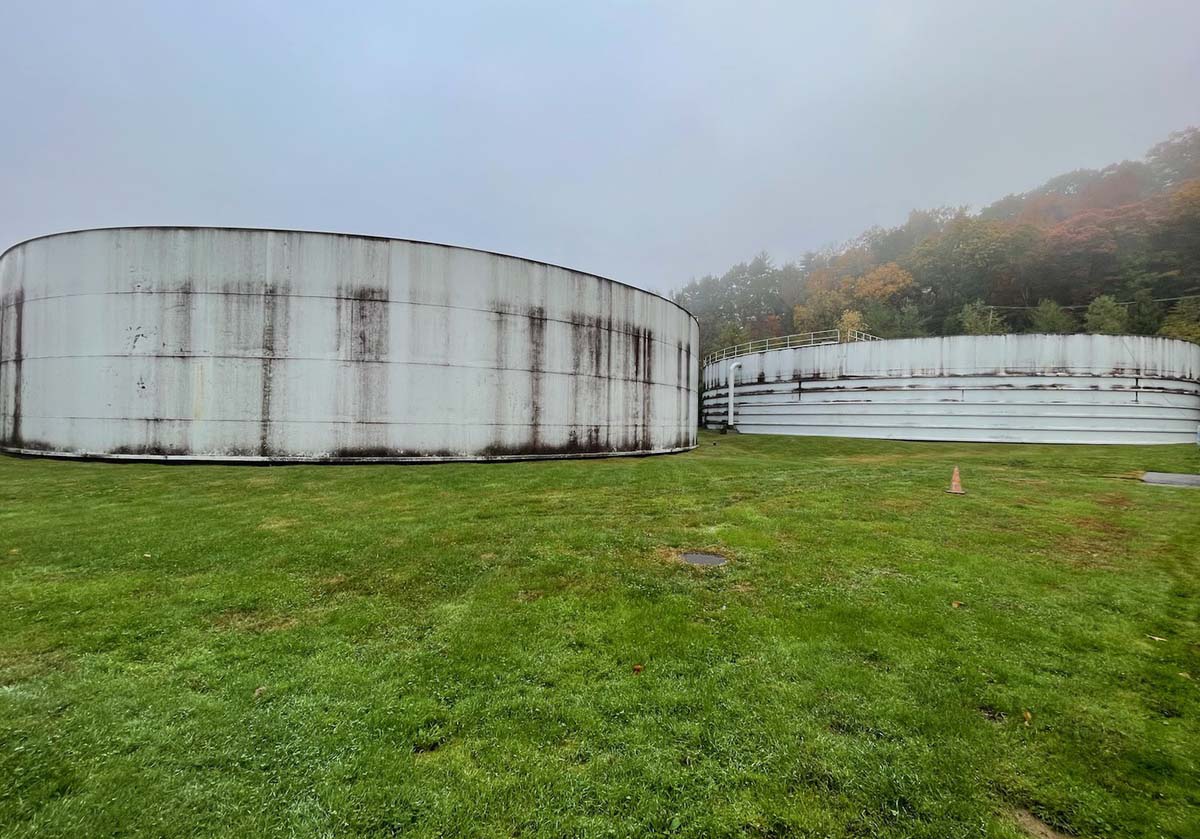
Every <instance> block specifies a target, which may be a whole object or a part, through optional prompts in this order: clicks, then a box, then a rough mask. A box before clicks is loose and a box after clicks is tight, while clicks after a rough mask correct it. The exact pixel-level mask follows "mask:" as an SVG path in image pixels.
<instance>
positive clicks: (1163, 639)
mask: <svg viewBox="0 0 1200 839" xmlns="http://www.w3.org/2000/svg"><path fill="white" fill-rule="evenodd" d="M1146 637H1147V638H1149V639H1150V640H1151V641H1165V640H1167V639H1166V638H1159V637H1158V636H1157V635H1147V636H1146Z"/></svg>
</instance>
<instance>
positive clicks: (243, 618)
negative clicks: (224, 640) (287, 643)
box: [212, 609, 300, 633]
mask: <svg viewBox="0 0 1200 839" xmlns="http://www.w3.org/2000/svg"><path fill="white" fill-rule="evenodd" d="M299 623H300V621H299V620H297V619H296V618H294V617H292V616H291V615H284V614H280V613H278V612H262V611H259V610H257V609H231V610H229V611H227V612H221V613H220V614H219V615H217V616H216V617H215V618H213V620H212V625H213V628H214V629H218V630H221V631H224V632H253V633H266V632H281V631H283V630H285V629H292V628H293V627H295V626H298V625H299Z"/></svg>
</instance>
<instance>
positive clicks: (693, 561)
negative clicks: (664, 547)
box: [680, 553, 729, 565]
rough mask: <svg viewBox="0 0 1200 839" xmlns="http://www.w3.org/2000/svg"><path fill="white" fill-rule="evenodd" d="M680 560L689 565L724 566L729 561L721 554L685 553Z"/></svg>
mask: <svg viewBox="0 0 1200 839" xmlns="http://www.w3.org/2000/svg"><path fill="white" fill-rule="evenodd" d="M680 558H681V559H682V560H683V561H684V562H686V563H688V564H689V565H724V564H725V563H726V562H728V561H729V560H727V559H725V557H723V556H721V555H720V554H706V553H685V554H680Z"/></svg>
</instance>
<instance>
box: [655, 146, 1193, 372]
mask: <svg viewBox="0 0 1200 839" xmlns="http://www.w3.org/2000/svg"><path fill="white" fill-rule="evenodd" d="M672 297H673V299H674V300H675V301H676V302H678V303H680V304H681V305H683V306H684V307H685V308H687V309H688V310H689V311H691V312H692V313H693V314H694V315H695V316H696V317H697V319H698V320H699V321H700V337H701V346H702V352H704V353H708V352H711V351H713V350H715V349H719V348H721V347H726V346H730V345H733V344H737V343H740V342H743V341H747V340H753V339H759V338H766V337H773V336H777V335H787V334H791V333H796V332H809V331H815V330H822V329H833V328H841V329H844V330H845V329H858V330H862V331H865V332H870V333H872V334H874V335H877V336H879V337H881V338H906V337H918V336H924V335H957V334H990V333H1004V332H1056V333H1064V332H1098V333H1113V334H1117V333H1131V334H1140V335H1155V334H1157V335H1166V336H1170V337H1177V338H1183V339H1186V340H1191V341H1195V342H1197V343H1200V128H1188V129H1186V130H1184V131H1179V132H1175V133H1173V134H1172V135H1171V136H1170V137H1168V138H1167V139H1166V140H1164V141H1163V142H1161V143H1159V144H1157V145H1155V146H1154V147H1153V148H1152V149H1150V150H1149V151H1148V152H1147V153H1146V155H1145V158H1144V159H1143V160H1140V161H1129V160H1126V161H1123V162H1121V163H1114V164H1112V165H1110V166H1107V167H1105V168H1103V169H1079V170H1076V171H1074V172H1068V173H1066V174H1064V175H1059V176H1058V177H1055V178H1052V179H1050V180H1049V181H1047V182H1046V183H1044V184H1042V185H1041V186H1039V187H1037V188H1036V189H1033V190H1030V191H1029V192H1025V193H1021V194H1014V195H1008V196H1006V197H1004V198H1001V199H1000V200H999V201H996V202H995V203H993V204H991V205H990V206H987V207H985V208H983V209H982V210H980V211H979V212H974V213H973V212H970V211H969V210H968V208H966V207H938V208H936V209H932V210H914V211H912V212H911V213H910V214H909V217H908V220H907V221H906V222H905V223H904V224H901V225H899V226H898V227H893V228H880V227H875V228H871V229H870V230H867V231H865V232H864V233H862V234H861V235H860V236H858V237H857V238H855V239H853V240H851V241H849V242H847V243H845V244H843V245H840V246H838V247H834V248H829V249H827V250H824V251H817V252H810V253H807V254H805V255H804V257H803V258H802V259H801V260H800V261H798V262H789V263H787V264H784V265H776V264H774V263H773V262H772V260H771V259H770V257H769V256H767V255H766V254H760V255H759V256H757V257H755V258H754V259H752V260H750V261H749V262H745V263H742V264H739V265H735V266H733V267H732V268H730V269H729V270H728V271H726V272H725V273H724V274H723V275H721V276H719V277H718V276H706V277H703V278H701V279H699V280H695V281H693V282H690V283H688V284H687V285H686V286H684V287H683V288H682V289H680V290H679V291H677V292H675V293H674V294H673V295H672Z"/></svg>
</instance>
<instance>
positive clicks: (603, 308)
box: [0, 228, 699, 460]
mask: <svg viewBox="0 0 1200 839" xmlns="http://www.w3.org/2000/svg"><path fill="white" fill-rule="evenodd" d="M697 344H698V327H697V325H696V322H695V319H694V318H692V317H691V316H690V315H689V314H687V313H686V312H685V311H683V310H682V309H680V308H679V307H678V306H676V305H675V304H673V303H671V302H670V301H668V300H665V299H663V298H661V297H658V296H656V295H653V294H650V293H648V292H644V291H641V290H639V289H636V288H633V287H630V286H625V285H621V284H619V283H615V282H612V281H610V280H605V279H603V278H600V277H596V276H593V275H589V274H583V273H580V272H576V271H571V270H569V269H565V268H559V267H556V266H552V265H546V264H543V263H539V262H532V261H529V260H525V259H519V258H515V257H508V256H502V255H498V254H492V253H486V252H481V251H474V250H468V249H463V248H452V247H447V246H443V245H434V244H428V243H421V242H410V241H404V240H390V239H377V238H368V237H358V236H347V235H335V234H323V233H300V232H289V231H265V230H230V229H213V228H128V229H111V230H95V231H82V232H77V233H69V234H61V235H57V236H51V237H46V238H42V239H35V240H31V241H29V242H26V243H23V244H21V245H18V246H16V247H15V248H12V249H10V250H9V251H8V252H6V253H5V254H4V255H3V257H0V420H2V425H0V432H2V435H0V439H2V442H3V447H4V448H6V449H8V450H20V451H35V452H36V451H45V452H53V453H60V454H83V455H110V456H128V457H192V458H202V459H244V460H263V459H266V460H293V459H301V460H330V459H351V460H357V459H363V460H375V459H382V460H428V459H492V458H504V457H555V456H580V455H601V454H635V453H636V454H642V453H653V452H667V451H678V450H681V449H687V448H690V447H692V446H694V445H695V426H696V398H695V397H696V390H697V387H698V383H699V382H698V380H699V370H698V364H697V357H696V355H695V348H696V346H697Z"/></svg>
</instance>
